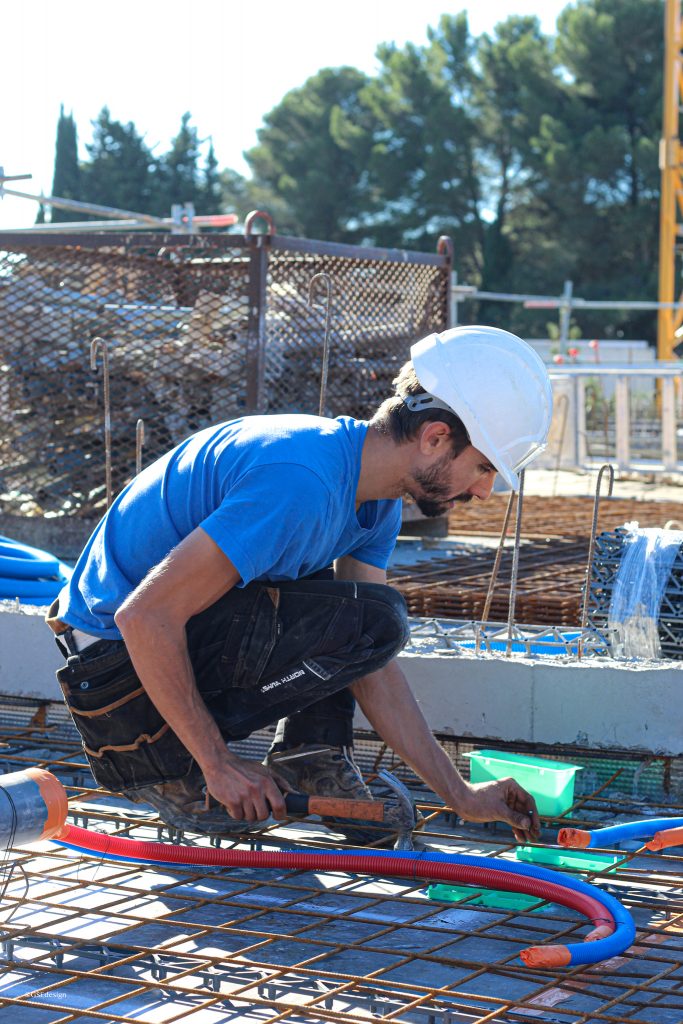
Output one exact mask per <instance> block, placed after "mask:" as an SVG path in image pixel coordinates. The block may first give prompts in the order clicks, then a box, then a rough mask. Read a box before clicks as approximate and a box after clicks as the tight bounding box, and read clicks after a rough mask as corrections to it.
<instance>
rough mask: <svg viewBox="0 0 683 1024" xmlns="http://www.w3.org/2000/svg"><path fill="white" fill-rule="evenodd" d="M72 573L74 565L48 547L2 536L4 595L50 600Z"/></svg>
mask: <svg viewBox="0 0 683 1024" xmlns="http://www.w3.org/2000/svg"><path fill="white" fill-rule="evenodd" d="M70 577H71V569H70V568H69V566H68V565H65V563H64V562H60V560H59V559H58V558H56V557H55V556H54V555H51V554H50V553H49V552H47V551H41V550H40V549H39V548H33V547H30V546H29V545H28V544H21V543H20V542H19V541H17V540H12V539H11V538H9V537H1V536H0V599H3V598H4V599H9V600H13V599H14V598H18V599H19V601H21V603H22V604H39V605H45V604H50V602H51V601H53V600H54V598H55V597H56V596H57V594H58V593H59V591H60V590H61V589H62V587H63V586H64V584H65V583H66V582H68V580H69V579H70Z"/></svg>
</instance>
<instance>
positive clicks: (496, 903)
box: [427, 882, 542, 911]
mask: <svg viewBox="0 0 683 1024" xmlns="http://www.w3.org/2000/svg"><path fill="white" fill-rule="evenodd" d="M427 895H428V896H429V898H430V900H443V901H444V902H448V903H461V902H462V901H463V900H467V904H466V906H468V907H490V908H491V909H492V910H508V911H523V910H531V909H532V908H533V909H536V910H540V909H542V908H541V907H538V906H536V904H538V903H539V902H540V899H539V897H538V896H527V895H526V893H523V892H508V891H507V890H506V889H477V888H475V887H474V886H469V885H448V884H446V883H444V882H437V883H434V885H430V886H429V887H428V889H427Z"/></svg>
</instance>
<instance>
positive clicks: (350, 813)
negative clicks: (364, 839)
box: [285, 793, 384, 821]
mask: <svg viewBox="0 0 683 1024" xmlns="http://www.w3.org/2000/svg"><path fill="white" fill-rule="evenodd" d="M285 806H286V808H287V811H288V812H289V814H296V815H301V816H306V815H307V814H319V815H320V816H321V818H358V819H359V820H360V821H384V804H383V803H382V802H381V801H377V800H344V799H342V798H340V797H339V798H338V797H336V796H308V795H307V794H306V793H287V794H285Z"/></svg>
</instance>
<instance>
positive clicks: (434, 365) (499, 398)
mask: <svg viewBox="0 0 683 1024" xmlns="http://www.w3.org/2000/svg"><path fill="white" fill-rule="evenodd" d="M410 357H411V359H412V362H413V368H414V370H415V373H416V375H417V379H418V380H419V382H420V384H421V385H422V387H423V388H424V389H425V391H427V392H428V394H427V395H415V396H411V397H410V398H409V399H407V400H406V399H404V401H407V404H408V406H409V408H411V409H414V410H420V409H429V408H443V409H450V410H451V411H452V412H454V413H455V414H456V415H457V416H459V417H460V419H461V420H462V422H463V423H464V424H465V427H466V428H467V432H468V434H469V436H470V441H471V442H472V444H473V445H474V447H475V448H478V449H479V451H480V452H483V454H484V455H485V456H486V457H487V458H488V459H490V461H491V462H492V463H493V465H494V466H495V467H496V469H497V470H498V472H499V473H500V475H501V476H502V477H503V479H504V480H505V482H506V483H507V484H508V485H509V486H510V487H512V489H513V490H515V491H516V490H518V489H519V471H520V470H521V469H523V468H524V467H525V466H527V465H528V464H529V463H530V462H531V461H532V459H535V458H536V456H537V455H540V453H541V452H542V451H543V450H544V448H545V446H546V439H547V437H548V431H549V430H550V421H551V418H552V411H553V393H552V388H551V385H550V379H549V377H548V371H547V370H546V368H545V364H544V363H543V360H542V359H541V358H540V356H539V355H538V354H537V353H536V352H535V351H534V350H533V348H532V347H531V345H528V344H527V343H526V342H525V341H522V339H521V338H518V337H517V336H516V335H514V334H510V333H509V332H508V331H501V330H500V329H499V328H498V327H454V328H452V329H451V330H449V331H443V332H442V333H441V334H430V335H428V336H427V337H426V338H422V340H421V341H418V342H416V343H415V344H414V345H413V346H412V348H411V350H410ZM430 398H431V399H432V400H431V401H430ZM434 399H436V400H437V401H435V400H434Z"/></svg>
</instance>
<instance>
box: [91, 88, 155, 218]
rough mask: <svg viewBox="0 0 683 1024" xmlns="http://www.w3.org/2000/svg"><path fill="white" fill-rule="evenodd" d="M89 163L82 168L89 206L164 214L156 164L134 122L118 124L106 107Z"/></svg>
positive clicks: (101, 115) (98, 126) (98, 125)
mask: <svg viewBox="0 0 683 1024" xmlns="http://www.w3.org/2000/svg"><path fill="white" fill-rule="evenodd" d="M93 129H94V131H93V141H92V143H91V144H90V145H88V146H86V149H87V151H88V155H89V157H90V159H89V161H88V162H87V163H85V164H84V165H83V167H82V177H83V193H82V196H81V198H82V199H84V200H85V201H86V202H89V203H98V204H99V205H102V206H113V207H117V208H118V209H122V210H130V211H132V212H137V213H158V212H161V211H160V209H159V204H158V201H157V199H156V195H155V190H154V189H153V187H152V170H153V167H154V160H153V157H152V154H151V152H150V150H149V148H148V147H147V145H146V143H145V141H144V139H143V137H142V136H141V135H139V134H138V132H137V130H136V128H135V125H134V124H133V123H132V122H128V124H125V125H124V124H121V123H120V122H119V121H114V120H113V119H112V117H111V114H110V113H109V110H108V108H107V107H103V108H102V110H101V111H100V113H99V115H98V117H97V120H96V121H94V122H93Z"/></svg>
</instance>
